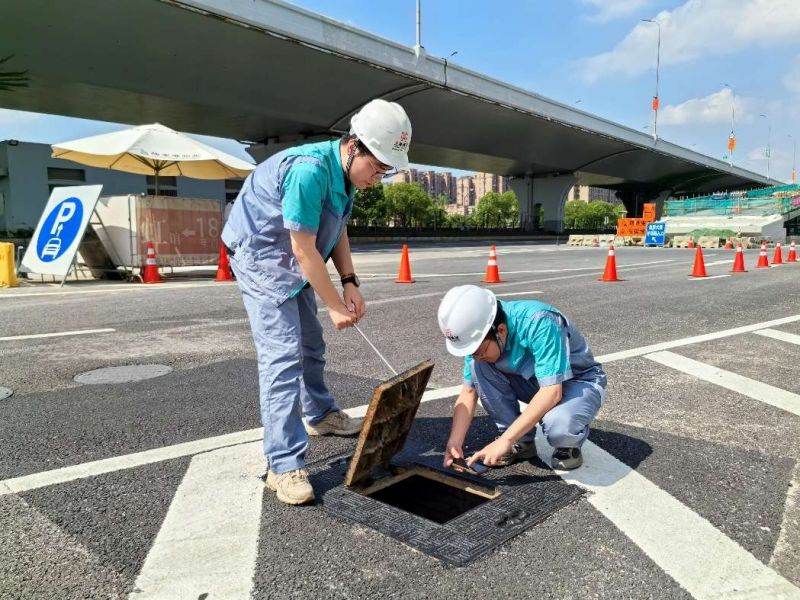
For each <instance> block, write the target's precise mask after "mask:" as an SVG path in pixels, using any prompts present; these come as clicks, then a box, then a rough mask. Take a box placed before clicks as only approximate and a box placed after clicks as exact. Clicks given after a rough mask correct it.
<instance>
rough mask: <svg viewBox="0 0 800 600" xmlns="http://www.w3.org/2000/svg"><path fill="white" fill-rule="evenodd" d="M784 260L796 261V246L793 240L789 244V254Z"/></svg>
mask: <svg viewBox="0 0 800 600" xmlns="http://www.w3.org/2000/svg"><path fill="white" fill-rule="evenodd" d="M786 262H797V248H795V245H794V240H792V243H791V245H790V246H789V256H787V257H786Z"/></svg>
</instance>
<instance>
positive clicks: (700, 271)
mask: <svg viewBox="0 0 800 600" xmlns="http://www.w3.org/2000/svg"><path fill="white" fill-rule="evenodd" d="M690 277H708V273H706V263H705V261H704V260H703V249H702V248H701V247H700V246H698V247H697V252H695V253H694V268H693V269H692V274H691V275H690Z"/></svg>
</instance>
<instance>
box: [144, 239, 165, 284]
mask: <svg viewBox="0 0 800 600" xmlns="http://www.w3.org/2000/svg"><path fill="white" fill-rule="evenodd" d="M163 281H164V280H163V279H162V278H161V275H160V274H159V273H158V260H156V249H155V248H154V247H153V242H147V257H146V258H145V259H144V267H143V268H142V283H163Z"/></svg>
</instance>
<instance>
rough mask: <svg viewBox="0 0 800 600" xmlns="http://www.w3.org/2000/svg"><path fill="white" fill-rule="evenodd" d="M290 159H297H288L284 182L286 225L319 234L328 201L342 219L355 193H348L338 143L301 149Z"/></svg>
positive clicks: (306, 146) (283, 203) (283, 197)
mask: <svg viewBox="0 0 800 600" xmlns="http://www.w3.org/2000/svg"><path fill="white" fill-rule="evenodd" d="M287 156H289V157H295V158H294V159H289V160H291V161H292V162H291V165H290V166H289V168H288V171H287V173H286V175H285V176H284V178H283V182H282V212H283V225H284V227H286V229H291V230H293V231H302V232H305V233H311V234H316V233H317V229H319V224H320V218H321V217H322V210H323V207H322V205H323V202H324V201H325V199H328V201H329V203H330V206H331V208H332V209H333V210H334V211H335V212H336V214H337V215H338V216H341V215H342V214H344V211H345V209H346V208H347V204H348V202H350V201H351V200H352V198H353V196H354V195H355V190H351V192H350V194H349V195H348V194H347V192H346V191H345V185H344V171H343V170H342V159H341V157H340V156H339V140H338V139H337V140H331V141H329V142H320V143H318V144H306V145H304V146H299V147H297V148H293V149H291V150H289V151H288V152H287Z"/></svg>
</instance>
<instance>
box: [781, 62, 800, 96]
mask: <svg viewBox="0 0 800 600" xmlns="http://www.w3.org/2000/svg"><path fill="white" fill-rule="evenodd" d="M783 85H784V86H785V87H786V89H787V90H789V91H790V92H794V93H795V94H799V95H800V54H799V55H797V56H795V57H794V61H792V66H791V68H790V70H789V72H788V73H786V75H784V76H783Z"/></svg>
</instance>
